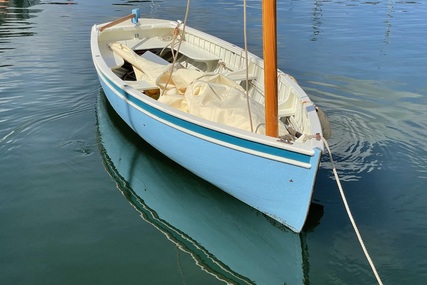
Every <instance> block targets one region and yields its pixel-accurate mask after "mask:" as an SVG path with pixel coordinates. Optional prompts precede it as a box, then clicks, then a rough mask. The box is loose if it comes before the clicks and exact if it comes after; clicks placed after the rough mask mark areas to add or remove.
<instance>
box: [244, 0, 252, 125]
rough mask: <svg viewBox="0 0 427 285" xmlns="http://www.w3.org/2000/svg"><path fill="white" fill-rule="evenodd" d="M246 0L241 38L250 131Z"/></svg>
mask: <svg viewBox="0 0 427 285" xmlns="http://www.w3.org/2000/svg"><path fill="white" fill-rule="evenodd" d="M246 8H247V7H246V0H243V38H244V42H245V65H246V68H245V69H246V81H245V83H246V84H245V87H246V88H245V90H246V104H247V106H248V114H249V122H250V125H251V132H253V131H254V126H253V123H252V113H251V105H250V103H249V70H248V69H249V59H248V37H247V25H246V20H247V17H246V10H247V9H246Z"/></svg>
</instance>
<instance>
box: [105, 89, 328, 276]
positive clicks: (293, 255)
mask: <svg viewBox="0 0 427 285" xmlns="http://www.w3.org/2000/svg"><path fill="white" fill-rule="evenodd" d="M97 118H98V123H97V124H98V137H99V146H100V150H101V153H102V157H103V162H104V165H105V168H106V170H107V171H108V173H109V174H110V175H111V177H112V178H114V180H115V181H116V184H117V186H118V188H119V190H120V191H121V192H122V193H123V195H124V196H125V197H126V198H127V199H128V201H129V202H130V204H131V205H132V206H133V207H134V208H135V209H136V210H137V211H138V212H139V213H140V214H141V216H142V217H143V219H144V220H145V221H147V222H148V223H150V224H152V225H153V226H154V227H156V228H157V229H158V230H160V231H161V232H162V233H163V234H165V236H166V237H167V238H168V239H169V240H171V241H172V242H174V243H175V244H176V245H177V246H178V247H179V248H180V249H181V250H183V251H185V252H187V253H189V254H190V255H191V256H192V257H193V258H194V260H195V261H196V263H197V264H198V265H199V266H200V267H201V268H202V270H205V271H207V272H209V273H211V274H213V275H214V276H216V277H217V278H218V279H220V280H223V281H225V282H228V283H230V284H308V283H309V280H308V268H309V266H308V253H307V244H306V242H305V233H304V232H303V233H302V234H300V235H298V234H295V233H293V232H292V231H290V230H289V229H287V228H285V227H284V226H283V225H280V224H278V223H277V222H275V221H274V220H272V219H270V218H268V217H266V216H265V215H263V214H262V213H260V212H258V211H256V210H254V209H253V208H251V207H249V206H247V205H245V204H244V203H242V202H240V201H238V200H236V199H234V198H232V197H231V196H229V195H227V194H226V193H224V192H223V191H220V190H219V189H217V188H216V187H215V186H213V185H211V184H209V183H208V182H206V181H204V180H202V179H200V178H198V177H197V176H195V175H193V174H192V173H190V172H189V171H187V170H186V169H184V168H182V167H181V166H179V165H178V164H176V163H174V162H173V161H171V160H170V159H168V158H167V157H165V156H164V155H163V154H161V153H159V152H158V151H156V150H155V149H154V148H153V147H152V146H150V145H149V144H147V143H146V142H144V141H143V140H142V139H141V138H140V137H139V136H137V135H136V134H135V133H133V131H132V130H130V129H129V127H128V126H127V125H126V124H125V123H124V122H123V121H122V120H121V119H120V118H119V117H118V115H117V114H116V113H115V112H114V110H113V109H112V108H111V106H110V105H109V104H108V102H107V101H106V99H105V97H104V94H103V93H102V91H101V94H100V96H99V97H98V108H97ZM171 139H172V138H171ZM322 214H323V208H322V206H320V205H317V204H313V205H312V207H311V208H310V214H309V218H308V221H307V223H306V226H305V228H304V231H305V232H306V231H310V230H312V229H313V228H314V227H315V226H316V225H317V224H318V223H319V219H320V217H321V216H322ZM159 262H160V261H159Z"/></svg>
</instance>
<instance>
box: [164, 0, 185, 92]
mask: <svg viewBox="0 0 427 285" xmlns="http://www.w3.org/2000/svg"><path fill="white" fill-rule="evenodd" d="M190 2H191V0H187V8H186V10H185V17H184V23H182V25H183V27H182V36H181V37H179V39H178V47H177V49H176V53H175V54H174V52H173V46H174V45H175V38H178V36H179V26H180V25H181V24H180V22H178V25H177V27H176V28H175V29H176V31H177V33H175V31H174V37H173V38H172V42H171V52H172V57H173V62H172V66H171V71H170V73H169V78H168V80H167V81H166V85H165V88H164V89H163V92H162V96H163V95H164V94H165V92H166V88H167V87H168V84H169V82H170V80H171V78H172V73H173V71H174V67H175V64H176V61H177V59H178V54H179V49H180V48H181V43H182V41H183V39H184V35H185V27H186V26H187V19H188V14H189V12H190Z"/></svg>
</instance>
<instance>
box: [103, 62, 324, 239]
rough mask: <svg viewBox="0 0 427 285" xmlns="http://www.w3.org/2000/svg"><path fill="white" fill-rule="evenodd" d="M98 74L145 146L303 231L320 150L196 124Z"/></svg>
mask: <svg viewBox="0 0 427 285" xmlns="http://www.w3.org/2000/svg"><path fill="white" fill-rule="evenodd" d="M97 70H98V75H99V78H100V82H101V85H102V87H103V89H104V92H105V94H106V96H107V98H108V101H109V102H110V104H111V105H112V106H113V108H114V109H115V111H116V112H117V113H118V114H119V115H120V117H121V118H122V119H123V120H124V121H125V122H126V123H127V124H128V125H129V126H130V127H131V128H132V129H133V130H134V131H135V132H136V133H138V135H139V136H141V137H142V138H143V139H144V140H145V141H147V142H148V143H149V144H151V145H152V146H154V147H155V148H156V149H158V150H159V151H160V152H162V153H163V154H165V155H166V156H168V157H169V158H170V159H172V160H174V161H176V162H177V163H178V164H180V165H182V166H183V167H185V168H187V169H188V170H190V171H191V172H193V173H195V174H196V175H198V176H199V177H201V178H203V179H205V180H207V181H209V182H210V183H212V184H214V185H216V186H217V187H218V188H220V189H222V190H223V191H225V192H226V193H228V194H230V195H232V196H234V197H236V198H237V199H239V200H241V201H242V202H244V203H246V204H248V205H250V206H252V207H253V208H255V209H258V210H259V211H261V212H263V213H265V214H266V215H268V216H270V217H272V218H273V219H275V220H277V221H278V222H280V223H282V224H284V225H286V226H287V227H289V228H290V229H292V230H293V231H295V232H300V231H301V230H302V227H303V225H304V222H305V220H306V217H307V213H308V209H309V206H310V203H311V196H312V191H313V185H314V181H315V178H316V174H317V168H318V164H319V161H320V156H321V151H320V150H319V149H317V148H313V150H312V153H309V154H306V153H304V152H296V151H292V150H290V149H289V148H285V147H276V146H271V145H268V144H265V143H261V142H259V141H257V140H251V139H248V138H249V136H238V135H235V134H233V133H230V132H222V131H220V130H215V129H213V128H209V127H206V126H203V125H201V124H196V123H194V120H191V118H190V120H186V119H185V118H184V117H179V116H178V115H176V114H175V115H174V113H173V112H171V111H170V110H169V109H168V108H164V107H159V105H160V103H158V102H156V101H154V100H152V99H151V98H148V97H147V98H137V96H134V95H132V94H130V93H131V92H127V91H125V88H123V87H120V86H119V85H118V84H117V81H112V80H110V79H109V78H108V77H107V76H106V75H104V74H102V73H101V72H100V70H99V69H98V68H97ZM237 134H239V133H238V132H237ZM165 175H167V174H165Z"/></svg>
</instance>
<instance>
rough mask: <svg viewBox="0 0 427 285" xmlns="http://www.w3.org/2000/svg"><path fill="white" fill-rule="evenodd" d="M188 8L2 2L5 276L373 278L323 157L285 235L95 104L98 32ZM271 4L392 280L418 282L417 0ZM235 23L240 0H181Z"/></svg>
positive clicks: (194, 19) (421, 196)
mask: <svg viewBox="0 0 427 285" xmlns="http://www.w3.org/2000/svg"><path fill="white" fill-rule="evenodd" d="M186 2H187V1H184V0H179V1H120V0H102V1H101V0H96V1H95V0H93V1H24V0H22V1H12V0H9V1H1V2H0V59H1V61H0V126H1V127H0V156H1V164H0V173H1V174H0V175H1V176H0V178H1V179H0V191H1V195H0V225H1V231H0V244H1V246H0V283H1V284H100V283H101V284H139V283H141V284H224V280H225V281H226V282H227V280H228V282H235V283H241V284H251V282H256V284H269V282H270V283H271V282H276V281H272V280H280V282H279V281H277V284H283V283H285V282H287V284H293V283H294V282H298V281H295V280H299V282H304V283H305V284H375V278H374V276H373V274H372V273H371V271H370V268H369V265H368V263H367V261H366V259H365V257H364V255H363V252H362V250H361V248H360V246H359V245H358V242H357V239H356V237H355V234H354V233H353V230H352V228H351V225H350V223H349V221H348V218H347V216H346V214H345V210H344V207H343V205H342V201H341V199H340V196H339V193H338V190H337V186H336V183H335V181H334V179H333V175H332V172H331V166H330V163H329V161H328V158H327V156H324V157H323V159H322V165H321V169H320V171H319V174H318V179H317V184H316V187H315V192H314V201H315V203H316V207H313V212H314V214H313V213H312V215H311V218H312V219H311V226H310V227H308V228H307V229H306V230H305V232H304V233H302V234H301V235H300V236H299V235H294V234H292V233H289V232H288V231H286V230H285V229H281V228H278V227H277V226H276V225H274V224H272V223H271V222H270V221H269V220H267V219H264V218H263V217H262V216H259V215H257V213H256V212H255V211H253V210H252V209H250V208H247V207H245V206H243V205H241V204H240V203H238V202H236V201H234V200H232V199H231V198H229V197H228V196H226V195H222V194H218V193H216V191H215V188H212V187H211V186H210V185H206V184H205V183H204V182H203V181H201V180H200V179H198V178H197V177H194V176H193V175H191V174H190V173H188V172H187V171H185V170H182V169H179V168H178V170H177V171H176V173H175V174H174V175H172V176H167V175H166V174H167V173H168V172H170V171H171V168H176V167H178V166H176V165H174V164H173V163H171V162H170V161H168V160H165V158H164V157H163V156H162V155H160V154H159V153H157V152H156V151H154V150H153V149H151V148H150V147H149V146H147V145H145V144H144V143H143V142H142V141H141V140H139V139H138V138H136V137H135V136H134V135H133V134H132V132H130V131H129V130H128V129H127V128H125V127H124V126H123V125H122V124H121V122H120V120H119V119H118V118H117V117H115V116H114V114H111V110H108V106H107V105H106V104H105V103H103V93H102V91H101V90H100V85H99V82H98V80H97V78H96V75H95V71H94V68H93V65H92V62H91V58H90V48H89V32H90V28H91V26H92V25H93V24H95V23H100V22H106V21H110V20H113V19H115V18H118V17H120V16H123V15H126V14H128V13H129V11H130V10H131V9H132V8H134V7H135V6H138V7H140V8H142V10H143V14H144V16H146V17H161V18H169V19H183V18H184V13H185V8H186ZM247 3H248V35H249V39H248V40H249V49H250V50H251V51H252V52H254V53H256V54H258V55H262V46H261V27H260V22H261V8H260V3H261V1H260V0H248V1H247ZM277 7H278V31H279V33H278V52H279V67H280V69H282V70H284V71H285V72H287V73H290V74H292V75H293V76H295V77H296V78H297V80H298V82H299V83H300V85H301V86H303V87H304V89H305V90H306V91H307V92H308V93H309V95H310V96H311V98H312V99H313V100H314V101H315V102H316V103H317V104H318V105H319V106H320V107H321V108H322V109H323V110H324V111H325V112H326V113H327V114H328V116H329V120H330V123H331V127H332V134H333V135H332V138H331V139H330V142H329V143H330V145H331V149H332V152H333V157H334V159H335V160H336V166H337V168H338V173H339V175H340V177H341V179H342V184H343V187H344V190H345V192H346V194H347V198H348V201H349V203H350V206H351V208H352V210H353V214H354V217H355V219H356V222H357V223H358V225H359V227H360V231H361V233H362V236H363V237H364V240H365V243H366V245H367V248H368V250H369V251H370V254H371V257H372V259H373V260H374V263H375V264H376V266H377V269H378V272H379V274H380V276H381V277H382V279H383V281H384V284H424V282H425V279H426V278H427V271H426V268H427V262H426V259H425V256H426V254H427V222H426V221H427V210H426V207H425V203H426V201H427V193H426V191H425V189H427V173H426V167H425V166H426V165H427V140H426V138H425V136H426V131H425V130H426V128H427V109H426V107H425V106H426V105H427V82H426V80H425V77H426V75H427V65H426V62H427V49H426V48H425V46H426V44H427V22H426V21H425V15H427V1H425V0H417V1H391V0H390V1H359V0H353V1H333V0H331V1H309V2H307V1H302V0H283V1H282V0H278V1H277ZM242 21H243V13H242V1H220V0H215V1H206V0H199V1H196V0H193V1H192V2H191V9H190V18H189V24H190V25H191V26H193V27H195V28H199V29H202V30H204V31H206V32H209V33H212V34H214V35H216V36H219V37H221V38H223V39H225V40H228V41H230V42H233V43H235V44H237V45H240V46H242V45H243V33H242ZM113 138H115V139H117V141H115V140H113ZM118 150H122V151H121V152H120V151H118ZM148 167H149V168H148ZM144 169H145V170H147V171H142V170H144ZM148 169H150V171H152V172H149V171H148ZM144 173H151V174H150V175H148V176H147V175H146V174H144ZM162 175H163V176H162ZM117 188H119V190H120V191H118V190H117ZM141 189H142V191H141ZM138 191H141V192H138ZM144 191H147V193H157V196H153V197H157V198H159V197H160V198H161V197H164V198H163V199H165V200H164V201H165V203H164V204H163V205H167V204H166V197H170V195H171V194H167V193H174V195H176V197H175V196H174V199H175V200H174V207H176V213H175V212H172V214H170V216H169V218H166V217H168V215H169V214H168V212H167V211H166V210H167V209H170V208H172V207H169V208H167V209H164V206H162V203H160V204H156V203H154V202H152V201H155V200H150V199H153V198H151V196H144V197H139V196H143V195H145V194H144V193H145V192H144ZM138 193H139V194H138ZM179 193H182V195H179ZM184 193H185V195H184ZM199 194H200V195H199ZM190 197H191V198H190ZM141 198H142V200H141ZM160 201H162V200H161V199H160ZM191 204H193V205H204V206H203V207H202V208H198V207H195V206H191ZM135 210H136V211H135ZM164 211H165V212H164ZM179 211H181V212H179ZM174 213H175V215H173V214H174ZM189 213H190V214H191V215H189ZM140 215H142V218H141V217H140ZM187 216H188V218H187V219H188V220H185V219H184V217H187ZM162 217H164V218H162ZM175 217H181V218H182V219H181V220H175ZM218 222H220V223H218ZM188 225H193V226H192V227H189V228H187V226H188ZM195 225H199V226H201V225H203V226H202V227H201V228H200V229H199V230H198V227H197V226H195ZM261 232H262V234H261ZM215 241H217V242H215ZM233 243H234V244H235V245H236V246H233V245H234V244H233ZM225 244H226V245H225ZM230 244H231V246H230ZM237 245H239V246H237ZM245 246H247V249H246V250H243V249H242V247H243V248H245ZM280 253H282V254H280ZM243 260H245V261H248V262H243ZM249 261H250V262H249ZM257 262H258V264H259V266H258V265H257ZM261 264H263V265H268V266H265V267H261ZM257 268H258V269H259V272H257ZM260 268H263V269H262V270H261V269H260ZM264 268H265V269H264ZM280 268H283V271H281V270H280ZM276 269H277V271H275V270H276ZM248 272H249V273H248ZM253 272H256V274H255V273H253ZM272 276H274V277H276V278H267V277H272ZM255 280H256V281H255ZM301 280H303V281H301ZM274 284H275V283H274Z"/></svg>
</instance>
